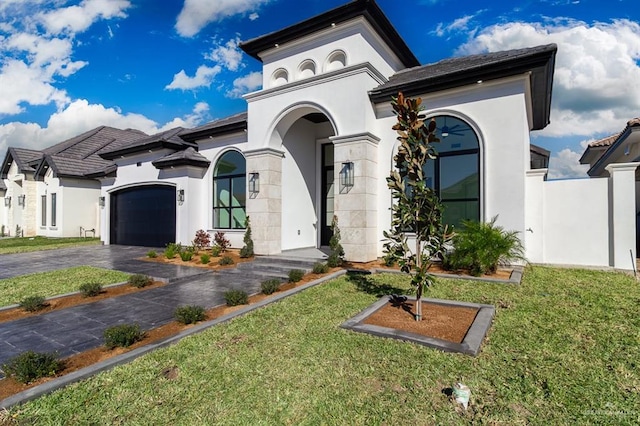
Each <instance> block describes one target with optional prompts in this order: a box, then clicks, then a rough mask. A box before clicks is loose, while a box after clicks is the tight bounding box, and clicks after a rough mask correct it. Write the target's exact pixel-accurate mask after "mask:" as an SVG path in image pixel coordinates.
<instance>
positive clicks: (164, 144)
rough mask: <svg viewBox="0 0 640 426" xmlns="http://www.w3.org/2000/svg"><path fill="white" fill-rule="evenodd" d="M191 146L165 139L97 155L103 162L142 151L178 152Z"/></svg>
mask: <svg viewBox="0 0 640 426" xmlns="http://www.w3.org/2000/svg"><path fill="white" fill-rule="evenodd" d="M189 146H191V144H183V143H179V142H174V141H168V140H165V139H161V140H155V141H152V142H149V143H145V144H142V145H134V146H129V147H126V148H122V149H118V150H115V151H107V152H103V153H101V154H98V155H99V156H100V157H101V158H102V159H104V160H114V159H116V158H118V157H123V156H125V155H131V154H138V153H140V152H143V151H153V150H156V149H162V148H169V149H175V150H177V151H180V150H182V149H185V148H188V147H189Z"/></svg>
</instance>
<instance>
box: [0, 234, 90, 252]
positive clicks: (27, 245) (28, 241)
mask: <svg viewBox="0 0 640 426" xmlns="http://www.w3.org/2000/svg"><path fill="white" fill-rule="evenodd" d="M99 242H100V239H99V238H48V237H25V238H3V239H1V240H0V254H11V253H26V252H30V251H38V250H53V249H58V248H62V247H73V246H86V245H92V244H98V243H99Z"/></svg>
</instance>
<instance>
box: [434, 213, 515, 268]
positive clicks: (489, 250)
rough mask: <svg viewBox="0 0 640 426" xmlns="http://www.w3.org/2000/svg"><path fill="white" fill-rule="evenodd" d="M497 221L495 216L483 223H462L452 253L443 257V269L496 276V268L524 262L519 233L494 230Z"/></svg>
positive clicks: (496, 227)
mask: <svg viewBox="0 0 640 426" xmlns="http://www.w3.org/2000/svg"><path fill="white" fill-rule="evenodd" d="M497 219H498V216H494V217H493V219H491V221H490V222H486V223H483V222H475V221H463V222H462V230H461V231H460V232H458V233H456V234H455V235H454V236H453V240H452V242H453V251H452V252H451V253H449V254H447V255H446V256H445V257H444V260H443V266H444V268H445V269H449V270H460V269H464V270H467V271H469V273H470V274H472V275H482V274H491V273H494V272H496V270H497V269H498V265H504V264H508V263H510V262H512V261H516V260H522V261H524V260H525V258H524V247H523V246H522V242H521V241H520V239H519V238H518V232H517V231H505V230H504V229H503V228H502V227H501V226H496V220H497Z"/></svg>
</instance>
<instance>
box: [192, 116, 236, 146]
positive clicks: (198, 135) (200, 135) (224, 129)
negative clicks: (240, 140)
mask: <svg viewBox="0 0 640 426" xmlns="http://www.w3.org/2000/svg"><path fill="white" fill-rule="evenodd" d="M246 130H247V120H242V121H238V122H236V123H230V124H227V125H224V126H220V127H214V128H211V129H204V130H199V131H195V132H191V133H183V134H181V135H180V137H181V138H182V139H184V140H185V141H187V142H191V143H196V141H198V140H201V139H206V138H214V137H216V136H223V135H226V134H230V133H237V132H244V131H246Z"/></svg>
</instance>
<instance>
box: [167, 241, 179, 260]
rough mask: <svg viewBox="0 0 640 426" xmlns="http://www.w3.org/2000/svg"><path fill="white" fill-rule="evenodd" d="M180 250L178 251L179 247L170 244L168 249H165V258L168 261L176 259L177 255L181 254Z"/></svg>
mask: <svg viewBox="0 0 640 426" xmlns="http://www.w3.org/2000/svg"><path fill="white" fill-rule="evenodd" d="M179 251H180V250H179V249H178V246H177V245H176V244H174V243H169V244H167V248H166V249H164V257H166V258H167V259H173V258H174V257H176V254H177V253H178V252H179Z"/></svg>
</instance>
